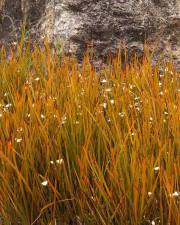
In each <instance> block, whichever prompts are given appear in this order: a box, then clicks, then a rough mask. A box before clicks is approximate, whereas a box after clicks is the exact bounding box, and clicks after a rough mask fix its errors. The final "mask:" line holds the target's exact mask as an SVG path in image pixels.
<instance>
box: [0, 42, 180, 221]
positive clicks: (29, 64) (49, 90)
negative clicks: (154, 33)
mask: <svg viewBox="0 0 180 225" xmlns="http://www.w3.org/2000/svg"><path fill="white" fill-rule="evenodd" d="M125 55H126V54H125ZM0 77H1V79H0V218H1V220H2V223H3V224H5V225H10V224H11V225H17V224H23V225H33V224H38V225H47V224H49V225H50V224H51V225H52V224H53V225H54V224H68V223H69V222H70V219H71V218H74V217H77V216H78V217H79V218H80V220H81V222H82V223H84V224H87V225H88V224H89V225H92V224H93V225H94V224H97V225H99V224H102V225H111V224H117V225H121V224H127V225H128V224H129V225H140V224H141V225H146V224H147V225H148V224H164V225H165V224H173V225H178V224H180V214H179V211H180V176H179V174H180V139H179V138H180V126H179V125H180V104H179V103H180V87H179V72H177V71H176V69H175V67H174V65H173V63H172V62H170V61H169V62H168V61H166V62H159V63H157V65H155V66H152V64H151V55H150V54H149V53H148V51H147V52H146V53H145V56H144V58H143V60H142V62H141V63H140V62H139V61H138V59H137V58H134V60H133V61H132V62H131V64H127V65H126V66H125V68H123V69H122V61H121V56H120V54H117V57H116V58H114V59H112V60H111V63H109V65H107V66H106V67H105V68H99V69H98V70H97V71H96V69H95V68H94V67H93V65H92V64H91V63H90V56H88V55H87V54H86V55H85V57H84V61H83V64H82V65H81V66H79V65H78V63H77V61H76V59H75V58H67V57H66V56H62V58H61V60H60V59H59V56H58V55H57V54H56V53H52V52H51V50H50V48H49V47H48V45H47V43H45V45H44V46H43V47H41V48H40V47H37V46H34V48H33V50H30V47H29V46H28V44H27V45H26V46H23V42H20V43H19V44H18V45H17V46H16V49H14V50H13V49H12V51H11V53H10V56H8V57H7V53H6V51H5V49H4V48H2V49H1V52H0ZM81 222H79V224H81Z"/></svg>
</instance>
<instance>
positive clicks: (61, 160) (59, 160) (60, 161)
mask: <svg viewBox="0 0 180 225" xmlns="http://www.w3.org/2000/svg"><path fill="white" fill-rule="evenodd" d="M63 162H64V160H63V159H57V160H56V163H57V164H60V165H61V164H63Z"/></svg>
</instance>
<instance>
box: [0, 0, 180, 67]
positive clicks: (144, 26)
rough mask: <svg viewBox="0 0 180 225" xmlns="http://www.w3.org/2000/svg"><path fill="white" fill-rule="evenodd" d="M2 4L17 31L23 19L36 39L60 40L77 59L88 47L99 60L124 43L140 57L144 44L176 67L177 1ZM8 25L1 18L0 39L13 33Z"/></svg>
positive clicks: (179, 45)
mask: <svg viewBox="0 0 180 225" xmlns="http://www.w3.org/2000/svg"><path fill="white" fill-rule="evenodd" d="M0 1H4V7H3V6H1V5H0V6H1V11H2V10H3V12H4V14H7V15H8V16H10V17H12V18H13V21H14V23H15V26H16V27H17V25H18V23H20V21H22V19H23V18H26V19H27V21H28V23H29V29H30V30H33V28H34V33H35V34H36V35H37V34H39V35H38V38H39V39H41V38H42V37H43V35H47V36H48V38H49V40H50V41H51V42H52V43H53V42H56V41H57V40H59V39H60V40H62V41H63V43H64V44H65V50H66V52H70V53H73V54H76V55H77V56H78V58H80V59H81V58H82V56H83V53H84V51H85V50H86V48H87V45H90V46H93V47H94V50H95V53H96V56H97V57H98V58H99V59H103V58H104V57H105V56H106V55H107V54H108V52H109V50H111V51H112V53H115V52H116V49H117V46H118V45H119V44H120V43H122V42H124V41H125V42H126V45H127V49H128V54H129V55H132V54H133V53H138V54H139V55H142V54H143V43H144V41H145V40H148V43H149V45H150V46H151V47H152V48H154V47H156V46H157V45H158V52H157V54H159V53H162V52H166V53H167V54H168V53H170V52H171V53H172V55H173V58H174V60H175V62H176V64H177V67H178V68H180V0H171V1H168V0H16V1H11V0H0ZM25 3H26V4H25ZM9 6H10V7H9ZM1 14H2V13H1ZM1 17H2V16H1ZM7 21H8V19H7V18H6V19H5V18H4V19H2V18H1V34H0V39H1V40H4V39H7V37H8V35H10V34H11V35H12V29H11V30H9V28H8V23H9V26H10V22H7Z"/></svg>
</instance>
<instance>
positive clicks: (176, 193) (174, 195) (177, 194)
mask: <svg viewBox="0 0 180 225" xmlns="http://www.w3.org/2000/svg"><path fill="white" fill-rule="evenodd" d="M178 196H180V193H178V192H177V191H175V192H174V193H172V197H178Z"/></svg>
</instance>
